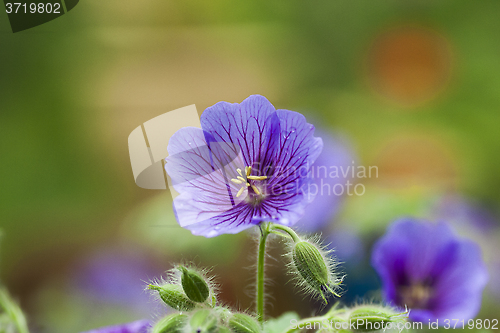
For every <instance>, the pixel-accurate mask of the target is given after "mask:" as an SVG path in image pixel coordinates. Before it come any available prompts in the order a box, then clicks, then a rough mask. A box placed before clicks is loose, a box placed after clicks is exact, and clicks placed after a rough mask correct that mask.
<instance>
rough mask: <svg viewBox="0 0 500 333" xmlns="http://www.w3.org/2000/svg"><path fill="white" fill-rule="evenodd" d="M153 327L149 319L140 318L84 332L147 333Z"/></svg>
mask: <svg viewBox="0 0 500 333" xmlns="http://www.w3.org/2000/svg"><path fill="white" fill-rule="evenodd" d="M149 328H151V325H150V324H149V321H147V320H138V321H134V322H131V323H127V324H123V325H115V326H107V327H101V328H98V329H95V330H92V331H88V332H84V333H147V332H148V329H149Z"/></svg>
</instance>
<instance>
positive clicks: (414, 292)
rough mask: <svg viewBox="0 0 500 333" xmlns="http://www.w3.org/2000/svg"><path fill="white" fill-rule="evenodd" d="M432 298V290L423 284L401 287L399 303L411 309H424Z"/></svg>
mask: <svg viewBox="0 0 500 333" xmlns="http://www.w3.org/2000/svg"><path fill="white" fill-rule="evenodd" d="M431 296H432V288H431V287H430V286H428V285H425V284H423V283H417V284H414V285H411V286H407V287H401V301H402V303H403V304H405V305H406V306H408V307H409V308H410V309H411V308H416V309H422V308H426V307H427V305H428V302H429V299H430V298H431Z"/></svg>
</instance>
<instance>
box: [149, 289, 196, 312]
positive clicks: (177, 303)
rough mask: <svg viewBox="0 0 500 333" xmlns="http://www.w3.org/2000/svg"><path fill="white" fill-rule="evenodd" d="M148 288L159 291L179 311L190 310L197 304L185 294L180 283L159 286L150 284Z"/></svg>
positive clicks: (168, 303) (163, 299)
mask: <svg viewBox="0 0 500 333" xmlns="http://www.w3.org/2000/svg"><path fill="white" fill-rule="evenodd" d="M148 289H151V290H156V291H158V294H159V295H160V298H161V299H162V301H163V302H165V304H167V305H168V306H170V307H171V308H173V309H175V310H177V311H190V310H193V309H194V308H195V306H196V304H195V303H194V302H193V301H191V300H190V299H189V298H188V297H187V296H186V295H185V294H184V292H183V291H182V288H181V287H180V286H178V285H175V284H163V285H161V286H158V285H153V284H150V285H149V286H148Z"/></svg>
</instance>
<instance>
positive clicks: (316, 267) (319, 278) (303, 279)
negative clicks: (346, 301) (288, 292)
mask: <svg viewBox="0 0 500 333" xmlns="http://www.w3.org/2000/svg"><path fill="white" fill-rule="evenodd" d="M292 261H293V267H294V268H295V269H296V271H297V273H298V274H297V280H298V282H299V284H300V285H301V286H303V287H304V289H306V291H310V292H312V293H313V294H316V295H319V296H321V298H322V299H323V300H324V301H325V303H326V302H327V301H326V297H325V292H327V291H328V292H330V293H332V294H334V295H335V296H338V297H340V296H339V295H338V294H337V293H335V291H333V289H332V286H337V285H339V284H340V282H337V279H336V278H335V276H334V275H333V266H334V263H333V261H332V259H331V258H329V257H327V253H325V251H323V250H322V249H321V248H320V247H319V246H317V245H316V244H314V243H311V242H310V241H307V240H302V241H298V242H297V243H294V244H293V248H292Z"/></svg>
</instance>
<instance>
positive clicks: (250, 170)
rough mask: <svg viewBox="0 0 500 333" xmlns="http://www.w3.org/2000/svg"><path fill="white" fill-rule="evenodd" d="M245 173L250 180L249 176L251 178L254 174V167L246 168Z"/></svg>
mask: <svg viewBox="0 0 500 333" xmlns="http://www.w3.org/2000/svg"><path fill="white" fill-rule="evenodd" d="M245 172H246V174H247V178H248V176H250V174H251V173H252V167H251V166H248V167H245Z"/></svg>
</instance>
